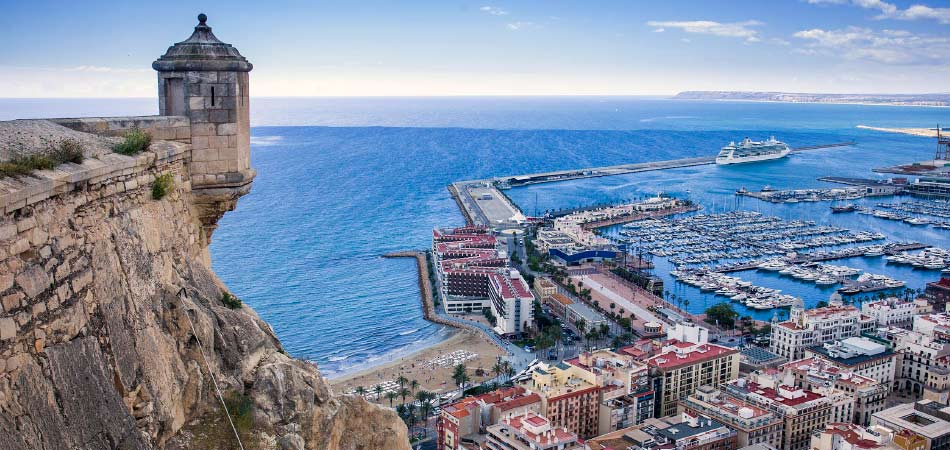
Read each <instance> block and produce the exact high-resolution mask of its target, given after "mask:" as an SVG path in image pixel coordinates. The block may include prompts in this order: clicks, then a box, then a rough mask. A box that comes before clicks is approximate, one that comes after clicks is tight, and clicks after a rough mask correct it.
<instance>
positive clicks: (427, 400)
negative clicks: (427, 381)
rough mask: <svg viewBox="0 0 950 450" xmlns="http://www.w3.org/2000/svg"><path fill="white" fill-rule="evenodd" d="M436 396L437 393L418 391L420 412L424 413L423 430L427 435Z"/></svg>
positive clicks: (417, 398)
mask: <svg viewBox="0 0 950 450" xmlns="http://www.w3.org/2000/svg"><path fill="white" fill-rule="evenodd" d="M434 398H435V394H433V393H431V392H429V391H425V390H420V391H419V392H416V400H418V401H419V413H420V415H422V431H423V434H424V435H425V436H428V435H429V414H431V413H432V409H433V407H434V405H433V404H432V400H433V399H434Z"/></svg>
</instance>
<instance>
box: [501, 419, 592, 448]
mask: <svg viewBox="0 0 950 450" xmlns="http://www.w3.org/2000/svg"><path fill="white" fill-rule="evenodd" d="M502 422H504V423H505V424H506V425H508V426H509V427H511V428H514V429H515V430H517V432H518V433H519V434H521V435H522V436H523V437H524V438H526V439H528V440H529V441H533V442H536V443H538V444H540V445H550V444H553V443H559V442H563V443H570V442H575V441H577V435H576V434H574V433H571V432H569V431H567V430H566V429H564V428H562V427H551V428H550V432H546V433H542V434H534V433H532V432H530V431H528V430H527V429H526V428H525V425H526V423H527V424H530V425H532V426H534V427H543V426H545V425H549V424H550V422H549V421H548V419H545V418H544V417H541V416H538V415H537V414H534V413H528V414H527V416H524V415H516V416H514V417H509V418H506V419H504V420H503V421H502Z"/></svg>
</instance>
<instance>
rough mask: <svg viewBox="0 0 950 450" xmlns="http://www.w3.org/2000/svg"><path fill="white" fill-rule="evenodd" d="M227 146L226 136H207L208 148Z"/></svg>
mask: <svg viewBox="0 0 950 450" xmlns="http://www.w3.org/2000/svg"><path fill="white" fill-rule="evenodd" d="M227 146H228V137H227V136H208V147H211V148H225V147H227Z"/></svg>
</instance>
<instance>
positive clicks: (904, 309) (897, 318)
mask: <svg viewBox="0 0 950 450" xmlns="http://www.w3.org/2000/svg"><path fill="white" fill-rule="evenodd" d="M916 311H917V305H915V304H914V303H913V302H905V301H903V300H900V299H898V298H897V297H891V298H886V299H884V300H878V301H873V302H868V303H865V304H863V305H861V313H862V314H864V315H866V316H868V317H871V318H872V319H874V320H875V322H877V326H879V327H889V326H909V325H910V324H911V323H912V322H913V320H914V314H916Z"/></svg>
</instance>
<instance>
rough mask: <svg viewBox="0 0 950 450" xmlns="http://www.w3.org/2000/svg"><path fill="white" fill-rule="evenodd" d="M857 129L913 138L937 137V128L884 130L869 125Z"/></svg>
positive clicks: (859, 126)
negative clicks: (898, 134) (907, 135)
mask: <svg viewBox="0 0 950 450" xmlns="http://www.w3.org/2000/svg"><path fill="white" fill-rule="evenodd" d="M855 128H861V129H864V130H874V131H883V132H885V133H900V134H909V135H911V136H923V137H937V130H936V128H883V127H869V126H867V125H858V126H856V127H855Z"/></svg>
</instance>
